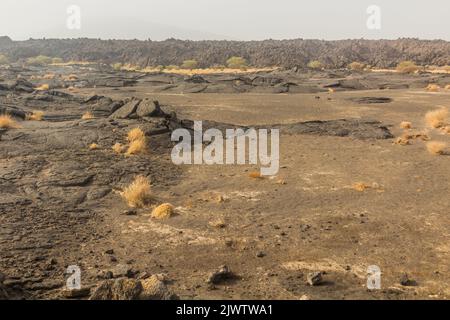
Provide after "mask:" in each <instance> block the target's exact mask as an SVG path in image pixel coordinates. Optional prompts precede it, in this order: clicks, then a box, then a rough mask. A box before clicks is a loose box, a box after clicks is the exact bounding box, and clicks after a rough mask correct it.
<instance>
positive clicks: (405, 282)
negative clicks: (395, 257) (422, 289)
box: [400, 273, 417, 287]
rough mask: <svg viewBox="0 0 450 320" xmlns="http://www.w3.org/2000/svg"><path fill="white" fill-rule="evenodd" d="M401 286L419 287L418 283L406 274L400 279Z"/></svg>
mask: <svg viewBox="0 0 450 320" xmlns="http://www.w3.org/2000/svg"><path fill="white" fill-rule="evenodd" d="M400 284H401V285H402V286H405V287H414V286H416V285H417V282H416V281H415V280H413V279H410V278H409V276H408V274H407V273H404V274H402V276H401V277H400Z"/></svg>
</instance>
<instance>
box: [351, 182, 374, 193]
mask: <svg viewBox="0 0 450 320" xmlns="http://www.w3.org/2000/svg"><path fill="white" fill-rule="evenodd" d="M369 188H371V186H369V185H367V184H365V183H363V182H356V183H354V184H353V185H352V189H354V190H356V191H359V192H363V191H365V190H366V189H369Z"/></svg>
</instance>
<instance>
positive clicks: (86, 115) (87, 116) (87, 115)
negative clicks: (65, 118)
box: [81, 111, 95, 120]
mask: <svg viewBox="0 0 450 320" xmlns="http://www.w3.org/2000/svg"><path fill="white" fill-rule="evenodd" d="M94 118H95V117H94V115H93V114H92V112H89V111H88V112H85V113H84V114H83V115H82V116H81V119H82V120H90V119H94Z"/></svg>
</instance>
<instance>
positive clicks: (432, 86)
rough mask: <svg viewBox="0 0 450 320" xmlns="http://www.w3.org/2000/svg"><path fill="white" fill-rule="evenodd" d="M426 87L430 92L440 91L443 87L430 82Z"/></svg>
mask: <svg viewBox="0 0 450 320" xmlns="http://www.w3.org/2000/svg"><path fill="white" fill-rule="evenodd" d="M426 89H427V91H429V92H439V89H441V87H440V86H439V85H437V84H434V83H430V84H429V85H428V86H427V88H426Z"/></svg>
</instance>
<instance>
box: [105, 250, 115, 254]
mask: <svg viewBox="0 0 450 320" xmlns="http://www.w3.org/2000/svg"><path fill="white" fill-rule="evenodd" d="M105 253H106V254H114V249H108V250H106V251H105Z"/></svg>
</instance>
